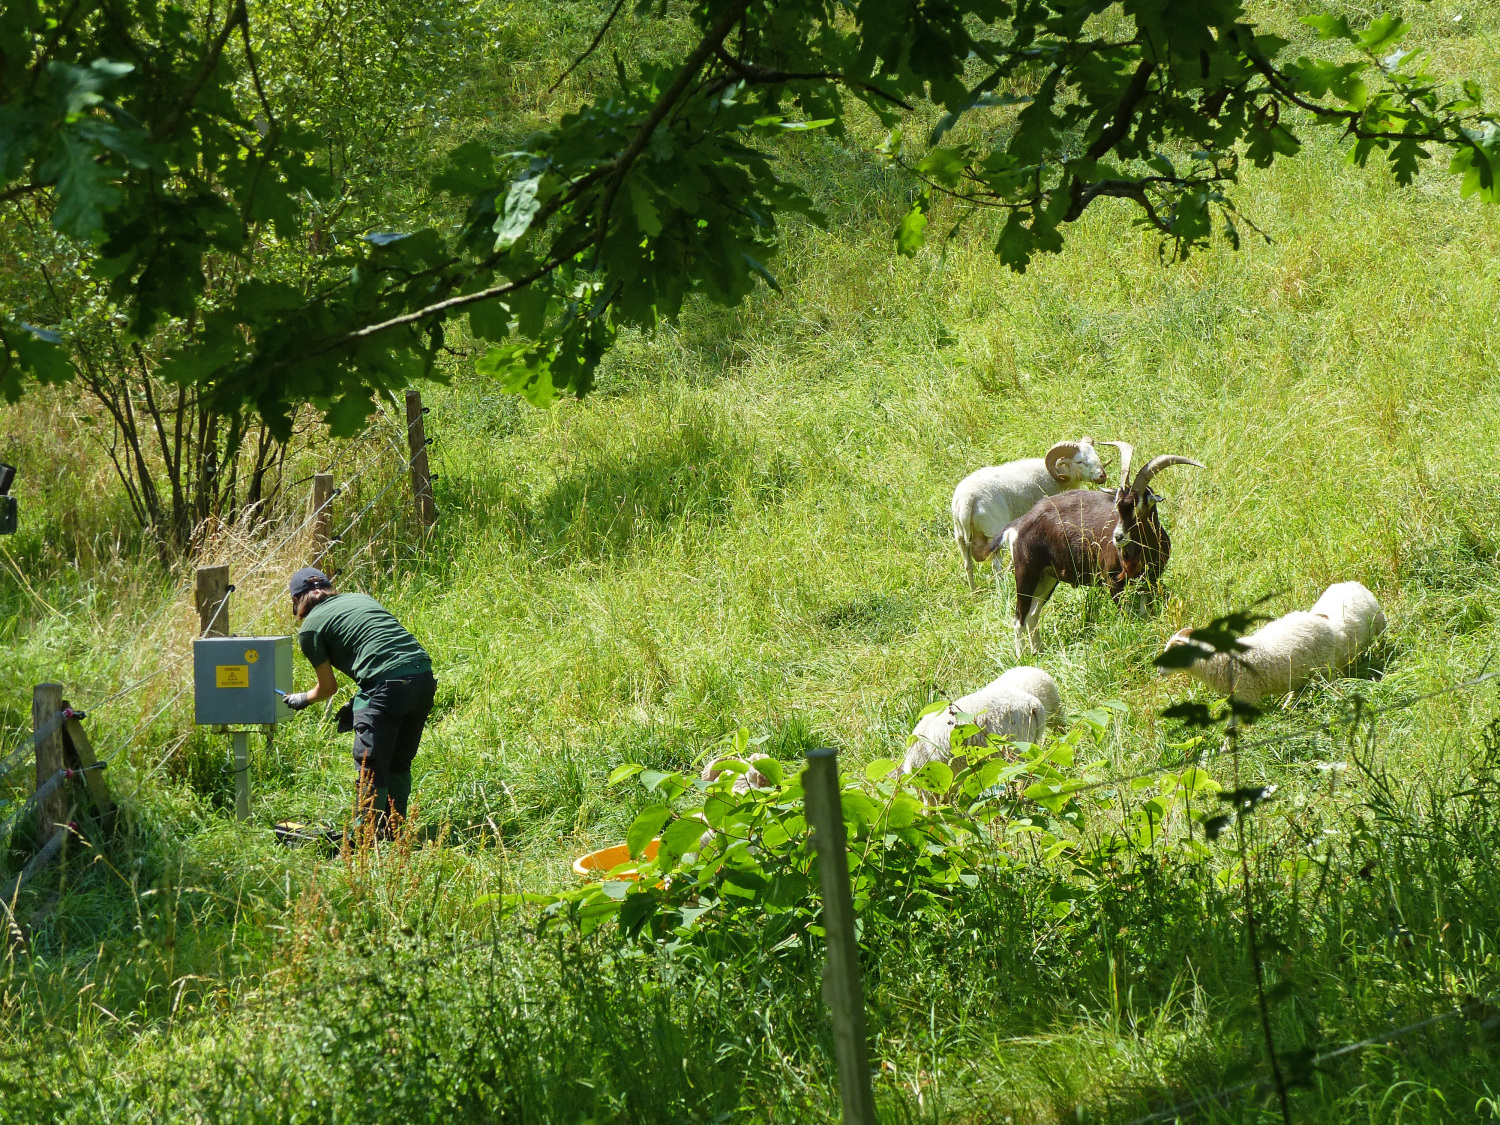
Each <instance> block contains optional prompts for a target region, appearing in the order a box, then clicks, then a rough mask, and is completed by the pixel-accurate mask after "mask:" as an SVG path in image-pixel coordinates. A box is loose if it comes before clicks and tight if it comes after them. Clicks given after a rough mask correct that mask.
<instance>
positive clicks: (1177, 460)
mask: <svg viewBox="0 0 1500 1125" xmlns="http://www.w3.org/2000/svg"><path fill="white" fill-rule="evenodd" d="M1168 465H1192V466H1193V467H1194V468H1196V469H1206V468H1208V466H1207V465H1205V464H1204V463H1203V462H1202V461H1194V460H1193V459H1192V458H1191V457H1179V456H1178V455H1177V454H1175V453H1168V454H1165V455H1164V456H1161V457H1153V458H1151V460H1149V461H1147V462H1146V463H1145V464H1144V465H1142V466H1141V471H1140V472H1139V473H1137V474H1136V475H1135V483H1134V484H1132V485H1131V486H1130V491H1132V492H1134V493H1135V494H1136V495H1137V496H1144V495H1146V489H1148V488H1150V487H1151V478H1152V477H1154V476H1155V475H1156V474H1157V473H1159V472H1161V471H1162V470H1163V469H1165V468H1166V467H1167V466H1168ZM1122 479H1123V478H1122Z"/></svg>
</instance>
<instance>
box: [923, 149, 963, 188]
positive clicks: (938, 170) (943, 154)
mask: <svg viewBox="0 0 1500 1125" xmlns="http://www.w3.org/2000/svg"><path fill="white" fill-rule="evenodd" d="M965 156H966V154H965V152H964V150H962V149H957V148H935V149H933V150H932V151H931V152H929V153H928V154H927V155H926V156H924V157H923V158H922V159H921V160H920V161H919V162H918V164H917V171H919V172H921V173H923V174H924V175H926V176H929V177H931V178H932V179H934V180H936V181H937V182H938V183H940V184H942V185H943V186H944V187H945V188H950V189H951V188H956V187H957V186H958V181H959V180H960V179H961V178H962V177H963V174H964V168H966V167H967V166H968V160H967V159H966V158H965Z"/></svg>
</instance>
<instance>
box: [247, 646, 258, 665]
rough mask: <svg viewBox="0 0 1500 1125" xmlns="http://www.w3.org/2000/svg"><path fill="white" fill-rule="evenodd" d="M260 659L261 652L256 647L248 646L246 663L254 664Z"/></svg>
mask: <svg viewBox="0 0 1500 1125" xmlns="http://www.w3.org/2000/svg"><path fill="white" fill-rule="evenodd" d="M259 659H260V653H259V651H257V650H256V649H253V648H247V649H246V650H245V663H246V664H254V663H255V662H256V661H257V660H259Z"/></svg>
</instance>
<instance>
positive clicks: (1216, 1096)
mask: <svg viewBox="0 0 1500 1125" xmlns="http://www.w3.org/2000/svg"><path fill="white" fill-rule="evenodd" d="M1490 1003H1491V1002H1490V1001H1478V1000H1471V1001H1468V1002H1467V1003H1465V1004H1464V1005H1463V1006H1462V1007H1458V1008H1454V1009H1453V1010H1451V1011H1448V1012H1442V1013H1440V1014H1438V1015H1435V1016H1429V1017H1428V1018H1427V1019H1424V1020H1418V1021H1416V1022H1415V1023H1409V1024H1407V1025H1406V1026H1405V1027H1398V1028H1396V1029H1394V1030H1393V1031H1387V1032H1385V1033H1383V1034H1381V1035H1372V1036H1370V1037H1369V1038H1368V1039H1361V1040H1360V1041H1359V1042H1357V1043H1348V1044H1345V1045H1344V1046H1342V1047H1339V1048H1337V1049H1335V1050H1332V1051H1325V1052H1323V1053H1322V1054H1317V1055H1314V1056H1313V1057H1312V1059H1311V1065H1312V1066H1315V1067H1316V1066H1321V1065H1322V1064H1323V1063H1326V1062H1329V1061H1331V1060H1333V1059H1336V1058H1339V1057H1341V1056H1343V1055H1350V1054H1353V1053H1354V1052H1356V1051H1363V1050H1364V1049H1365V1048H1366V1047H1375V1046H1380V1045H1383V1044H1386V1043H1394V1042H1395V1041H1396V1040H1398V1039H1403V1038H1405V1037H1406V1036H1408V1035H1411V1034H1413V1033H1414V1032H1418V1031H1421V1030H1422V1029H1423V1028H1426V1027H1431V1026H1433V1025H1434V1024H1439V1023H1445V1022H1447V1021H1448V1020H1451V1019H1456V1018H1458V1017H1461V1016H1468V1017H1470V1018H1472V1019H1475V1020H1477V1021H1478V1023H1479V1030H1480V1031H1483V1032H1489V1031H1494V1030H1495V1029H1497V1028H1500V1016H1491V1017H1489V1018H1487V1019H1482V1018H1480V1017H1481V1016H1482V1015H1483V1013H1484V1012H1485V1011H1486V1010H1488V1008H1489V1005H1490ZM1272 1085H1273V1083H1272V1080H1271V1078H1270V1077H1269V1076H1267V1077H1262V1078H1251V1079H1248V1080H1247V1081H1244V1082H1240V1083H1238V1084H1236V1085H1234V1086H1226V1087H1224V1088H1223V1089H1222V1090H1215V1091H1214V1092H1213V1093H1211V1094H1203V1095H1201V1096H1200V1097H1196V1098H1193V1099H1192V1100H1191V1101H1185V1102H1178V1103H1177V1104H1176V1105H1174V1106H1171V1107H1169V1108H1167V1109H1159V1110H1157V1111H1156V1112H1154V1113H1148V1114H1146V1115H1145V1116H1144V1117H1137V1118H1135V1120H1133V1121H1131V1122H1130V1125H1150V1123H1151V1122H1153V1121H1171V1120H1173V1119H1174V1118H1178V1117H1181V1116H1182V1115H1183V1114H1184V1113H1187V1112H1188V1111H1189V1110H1194V1109H1197V1108H1198V1107H1199V1106H1202V1105H1207V1104H1208V1103H1209V1102H1215V1101H1219V1100H1221V1099H1223V1098H1228V1097H1232V1096H1234V1095H1235V1094H1239V1093H1243V1092H1244V1091H1246V1090H1266V1089H1270V1088H1271V1087H1272Z"/></svg>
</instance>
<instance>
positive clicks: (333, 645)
mask: <svg viewBox="0 0 1500 1125" xmlns="http://www.w3.org/2000/svg"><path fill="white" fill-rule="evenodd" d="M297 643H298V645H300V646H301V648H302V655H303V656H305V657H307V659H308V660H310V661H311V662H312V666H313V667H314V668H316V667H318V666H319V665H320V664H323V663H325V662H326V663H330V664H332V665H333V666H334V667H335V668H337V669H338V670H339V671H340V672H342V673H344V675H346V676H348V677H349V678H350V679H351V680H353V681H354V682H355V683H357V684H358V685H359V687H360V691H361V693H363V692H366V691H369V690H370V689H371V688H373V687H375V686H376V685H377V684H381V683H384V682H385V681H386V680H394V679H399V678H400V677H402V676H414V675H416V674H417V673H418V672H431V671H432V658H431V657H429V656H428V655H427V650H426V649H424V648H423V647H422V646H421V645H419V644H418V643H417V639H416V638H415V637H413V636H412V635H411V634H410V633H408V632H407V631H406V628H405V626H403V625H402V624H401V622H399V621H397V620H396V618H395V617H394V616H393V615H392V614H391V611H390V610H388V609H386V608H385V606H383V605H381V604H380V603H379V602H377V601H376V600H375V599H374V598H372V597H370V595H369V594H335V595H334V596H333V597H331V598H325V599H324V600H323V601H321V602H319V603H318V604H317V605H315V606H313V608H312V611H311V612H310V613H308V615H307V616H306V617H304V618H303V619H302V628H301V629H299V630H298V631H297Z"/></svg>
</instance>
